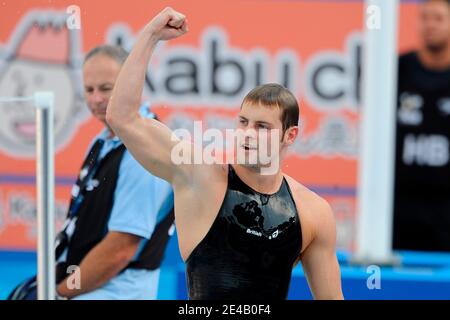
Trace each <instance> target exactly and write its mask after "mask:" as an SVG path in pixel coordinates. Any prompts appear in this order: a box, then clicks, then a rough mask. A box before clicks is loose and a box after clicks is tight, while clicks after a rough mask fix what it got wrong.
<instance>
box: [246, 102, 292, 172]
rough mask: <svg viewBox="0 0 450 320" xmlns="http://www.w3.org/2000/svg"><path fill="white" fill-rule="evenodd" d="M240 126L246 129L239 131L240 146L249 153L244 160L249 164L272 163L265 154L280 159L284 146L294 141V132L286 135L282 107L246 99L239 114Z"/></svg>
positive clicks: (255, 165) (253, 165)
mask: <svg viewBox="0 0 450 320" xmlns="http://www.w3.org/2000/svg"><path fill="white" fill-rule="evenodd" d="M237 129H240V131H241V132H242V134H241V135H238V142H237V150H238V153H239V152H242V154H243V155H245V163H240V164H243V165H245V166H250V167H261V166H268V165H269V164H268V163H266V162H267V161H266V160H263V159H262V157H264V158H265V159H267V158H270V159H271V160H273V159H275V158H276V159H279V157H280V153H281V152H282V150H283V149H284V148H285V147H286V146H287V145H289V144H291V142H293V141H290V140H289V139H292V136H291V137H290V138H288V137H287V135H286V134H285V135H284V136H283V125H282V122H281V109H280V108H278V107H267V106H262V105H255V104H251V103H246V102H244V104H243V105H242V108H241V110H240V112H239V115H238V124H237ZM288 131H289V132H290V130H288ZM286 133H288V132H286ZM293 139H295V137H294V138H293ZM271 162H272V161H271Z"/></svg>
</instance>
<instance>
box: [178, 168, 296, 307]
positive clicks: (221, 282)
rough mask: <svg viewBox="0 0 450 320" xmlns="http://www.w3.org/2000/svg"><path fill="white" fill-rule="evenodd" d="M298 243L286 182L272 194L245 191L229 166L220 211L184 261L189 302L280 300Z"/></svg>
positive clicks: (286, 284) (248, 188) (286, 286)
mask: <svg viewBox="0 0 450 320" xmlns="http://www.w3.org/2000/svg"><path fill="white" fill-rule="evenodd" d="M301 244H302V235H301V227H300V221H299V218H298V214H297V209H296V206H295V202H294V199H293V198H292V195H291V191H290V189H289V186H288V184H287V182H286V179H285V178H283V182H282V184H281V187H280V189H279V190H278V191H277V192H276V193H274V194H271V195H266V194H262V193H259V192H256V191H255V190H253V189H251V188H250V187H249V186H247V185H246V184H245V183H244V182H243V181H242V180H241V179H240V178H239V177H238V176H237V174H236V173H235V171H234V170H233V168H232V167H231V166H229V172H228V187H227V191H226V195H225V198H224V201H223V203H222V206H221V208H220V211H219V213H218V215H217V217H216V219H215V221H214V223H213V224H212V226H211V228H210V230H209V231H208V233H207V235H206V236H205V238H204V239H203V240H202V241H201V242H200V243H199V244H198V246H197V247H196V248H195V249H194V250H193V252H192V253H191V255H190V256H189V258H188V259H187V261H186V268H187V270H186V273H187V285H188V291H189V298H190V299H193V300H197V299H201V300H212V299H286V297H287V293H288V289H289V283H290V279H291V272H292V268H293V265H294V262H295V260H296V259H297V258H298V256H299V254H300V250H301Z"/></svg>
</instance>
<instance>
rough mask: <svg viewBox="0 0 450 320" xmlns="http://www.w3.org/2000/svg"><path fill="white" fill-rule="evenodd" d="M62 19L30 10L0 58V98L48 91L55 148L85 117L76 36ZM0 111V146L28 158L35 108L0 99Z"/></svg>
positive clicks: (33, 136) (59, 15) (32, 143)
mask: <svg viewBox="0 0 450 320" xmlns="http://www.w3.org/2000/svg"><path fill="white" fill-rule="evenodd" d="M66 18H67V15H66V14H65V13H55V12H51V13H48V12H47V13H46V12H41V11H32V12H31V13H29V14H28V15H26V16H25V18H24V19H22V21H21V22H20V23H19V24H18V26H17V28H16V30H15V31H14V32H13V35H12V37H11V40H10V42H9V47H7V49H6V50H5V52H6V53H5V52H2V53H3V54H2V55H1V56H0V97H30V96H33V95H34V93H35V92H36V91H52V92H54V94H55V102H54V107H55V110H54V114H55V118H54V130H55V149H56V150H58V149H60V148H62V147H63V146H64V145H65V144H66V143H67V142H68V141H69V139H70V138H71V137H72V135H73V133H74V132H75V131H76V129H77V126H78V125H79V123H80V122H81V121H82V120H84V119H86V118H87V116H88V111H87V110H86V108H85V107H84V104H83V100H82V97H83V96H82V89H81V88H82V80H81V76H80V69H79V67H78V62H77V61H76V59H77V58H76V57H77V56H78V54H79V50H78V41H79V40H78V38H79V35H78V34H77V32H76V31H75V30H68V29H67V28H66V27H65V19H66ZM77 67H78V68H77ZM0 114H1V115H2V116H1V117H0V148H1V149H2V150H3V151H5V152H6V153H8V154H10V155H13V156H19V157H34V155H35V141H36V127H35V114H36V111H35V109H34V106H33V104H32V102H10V103H1V104H0Z"/></svg>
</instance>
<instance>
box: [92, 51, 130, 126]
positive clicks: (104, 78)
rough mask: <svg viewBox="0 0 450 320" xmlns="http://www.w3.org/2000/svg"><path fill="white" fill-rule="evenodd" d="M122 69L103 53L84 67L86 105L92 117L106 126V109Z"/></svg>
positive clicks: (94, 57)
mask: <svg viewBox="0 0 450 320" xmlns="http://www.w3.org/2000/svg"><path fill="white" fill-rule="evenodd" d="M120 67H121V66H120V64H119V63H118V62H117V61H116V60H114V59H113V58H111V57H108V56H107V55H104V54H101V53H100V54H97V55H95V56H93V57H91V58H90V59H89V60H88V61H86V63H85V64H84V66H83V81H84V97H85V99H86V104H87V105H88V107H89V110H91V112H92V115H93V116H94V117H95V118H97V119H98V120H100V121H101V122H103V123H104V124H106V107H107V106H108V102H109V98H110V97H111V94H112V90H113V88H114V83H115V82H116V79H117V76H118V75H119V71H120Z"/></svg>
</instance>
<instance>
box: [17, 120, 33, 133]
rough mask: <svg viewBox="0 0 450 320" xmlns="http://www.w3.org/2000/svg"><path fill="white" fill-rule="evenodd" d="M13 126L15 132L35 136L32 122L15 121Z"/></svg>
mask: <svg viewBox="0 0 450 320" xmlns="http://www.w3.org/2000/svg"><path fill="white" fill-rule="evenodd" d="M14 128H15V129H16V131H17V132H19V133H20V134H22V135H23V136H26V137H34V136H36V124H35V123H34V122H31V121H30V122H16V123H15V124H14Z"/></svg>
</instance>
